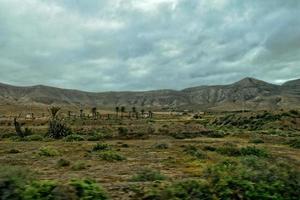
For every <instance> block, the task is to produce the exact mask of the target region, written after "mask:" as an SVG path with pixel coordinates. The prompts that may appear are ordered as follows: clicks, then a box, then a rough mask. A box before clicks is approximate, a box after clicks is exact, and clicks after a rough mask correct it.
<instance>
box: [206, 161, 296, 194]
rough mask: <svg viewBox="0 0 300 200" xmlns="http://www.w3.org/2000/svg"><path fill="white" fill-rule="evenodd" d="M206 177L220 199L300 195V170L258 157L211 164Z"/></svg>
mask: <svg viewBox="0 0 300 200" xmlns="http://www.w3.org/2000/svg"><path fill="white" fill-rule="evenodd" d="M272 162H274V161H272ZM206 177H207V178H209V179H210V185H211V188H212V189H213V191H214V194H216V196H217V197H218V199H287V200H296V199H297V198H298V197H299V195H300V191H299V190H298V189H296V188H299V187H300V173H299V171H294V170H291V168H290V167H289V166H288V165H286V164H282V163H280V164H278V163H275V164H273V163H269V162H267V161H264V160H261V159H259V158H257V157H246V158H245V159H242V162H241V163H238V162H234V161H225V162H222V163H220V164H217V165H215V166H213V167H211V168H209V169H208V170H207V172H206Z"/></svg>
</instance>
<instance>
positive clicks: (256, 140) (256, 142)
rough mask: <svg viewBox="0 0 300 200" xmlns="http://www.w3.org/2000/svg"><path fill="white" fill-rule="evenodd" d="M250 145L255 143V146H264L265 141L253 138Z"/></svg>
mask: <svg viewBox="0 0 300 200" xmlns="http://www.w3.org/2000/svg"><path fill="white" fill-rule="evenodd" d="M249 143H253V144H262V143H265V141H264V140H263V139H261V138H253V139H251V140H250V141H249Z"/></svg>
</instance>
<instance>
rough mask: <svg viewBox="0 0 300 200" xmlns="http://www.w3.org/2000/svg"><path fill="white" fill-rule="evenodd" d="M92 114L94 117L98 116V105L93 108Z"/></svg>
mask: <svg viewBox="0 0 300 200" xmlns="http://www.w3.org/2000/svg"><path fill="white" fill-rule="evenodd" d="M92 115H93V118H94V119H96V118H97V108H96V107H93V108H92Z"/></svg>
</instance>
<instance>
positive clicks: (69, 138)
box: [64, 134, 85, 142]
mask: <svg viewBox="0 0 300 200" xmlns="http://www.w3.org/2000/svg"><path fill="white" fill-rule="evenodd" d="M84 140H85V139H84V137H82V136H81V135H77V134H71V135H68V136H66V137H65V138H64V141H66V142H78V141H84Z"/></svg>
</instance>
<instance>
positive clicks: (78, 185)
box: [70, 180, 109, 200]
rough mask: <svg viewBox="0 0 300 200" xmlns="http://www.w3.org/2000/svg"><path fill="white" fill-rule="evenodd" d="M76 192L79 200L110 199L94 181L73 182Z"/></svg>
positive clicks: (71, 184)
mask: <svg viewBox="0 0 300 200" xmlns="http://www.w3.org/2000/svg"><path fill="white" fill-rule="evenodd" d="M70 186H72V187H73V188H74V189H75V190H76V194H77V195H78V197H79V199H82V200H93V199H97V200H106V199H109V198H108V195H107V194H106V192H105V191H104V190H103V189H102V188H101V187H100V186H99V185H98V184H97V183H96V182H95V181H92V180H73V181H71V183H70Z"/></svg>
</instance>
